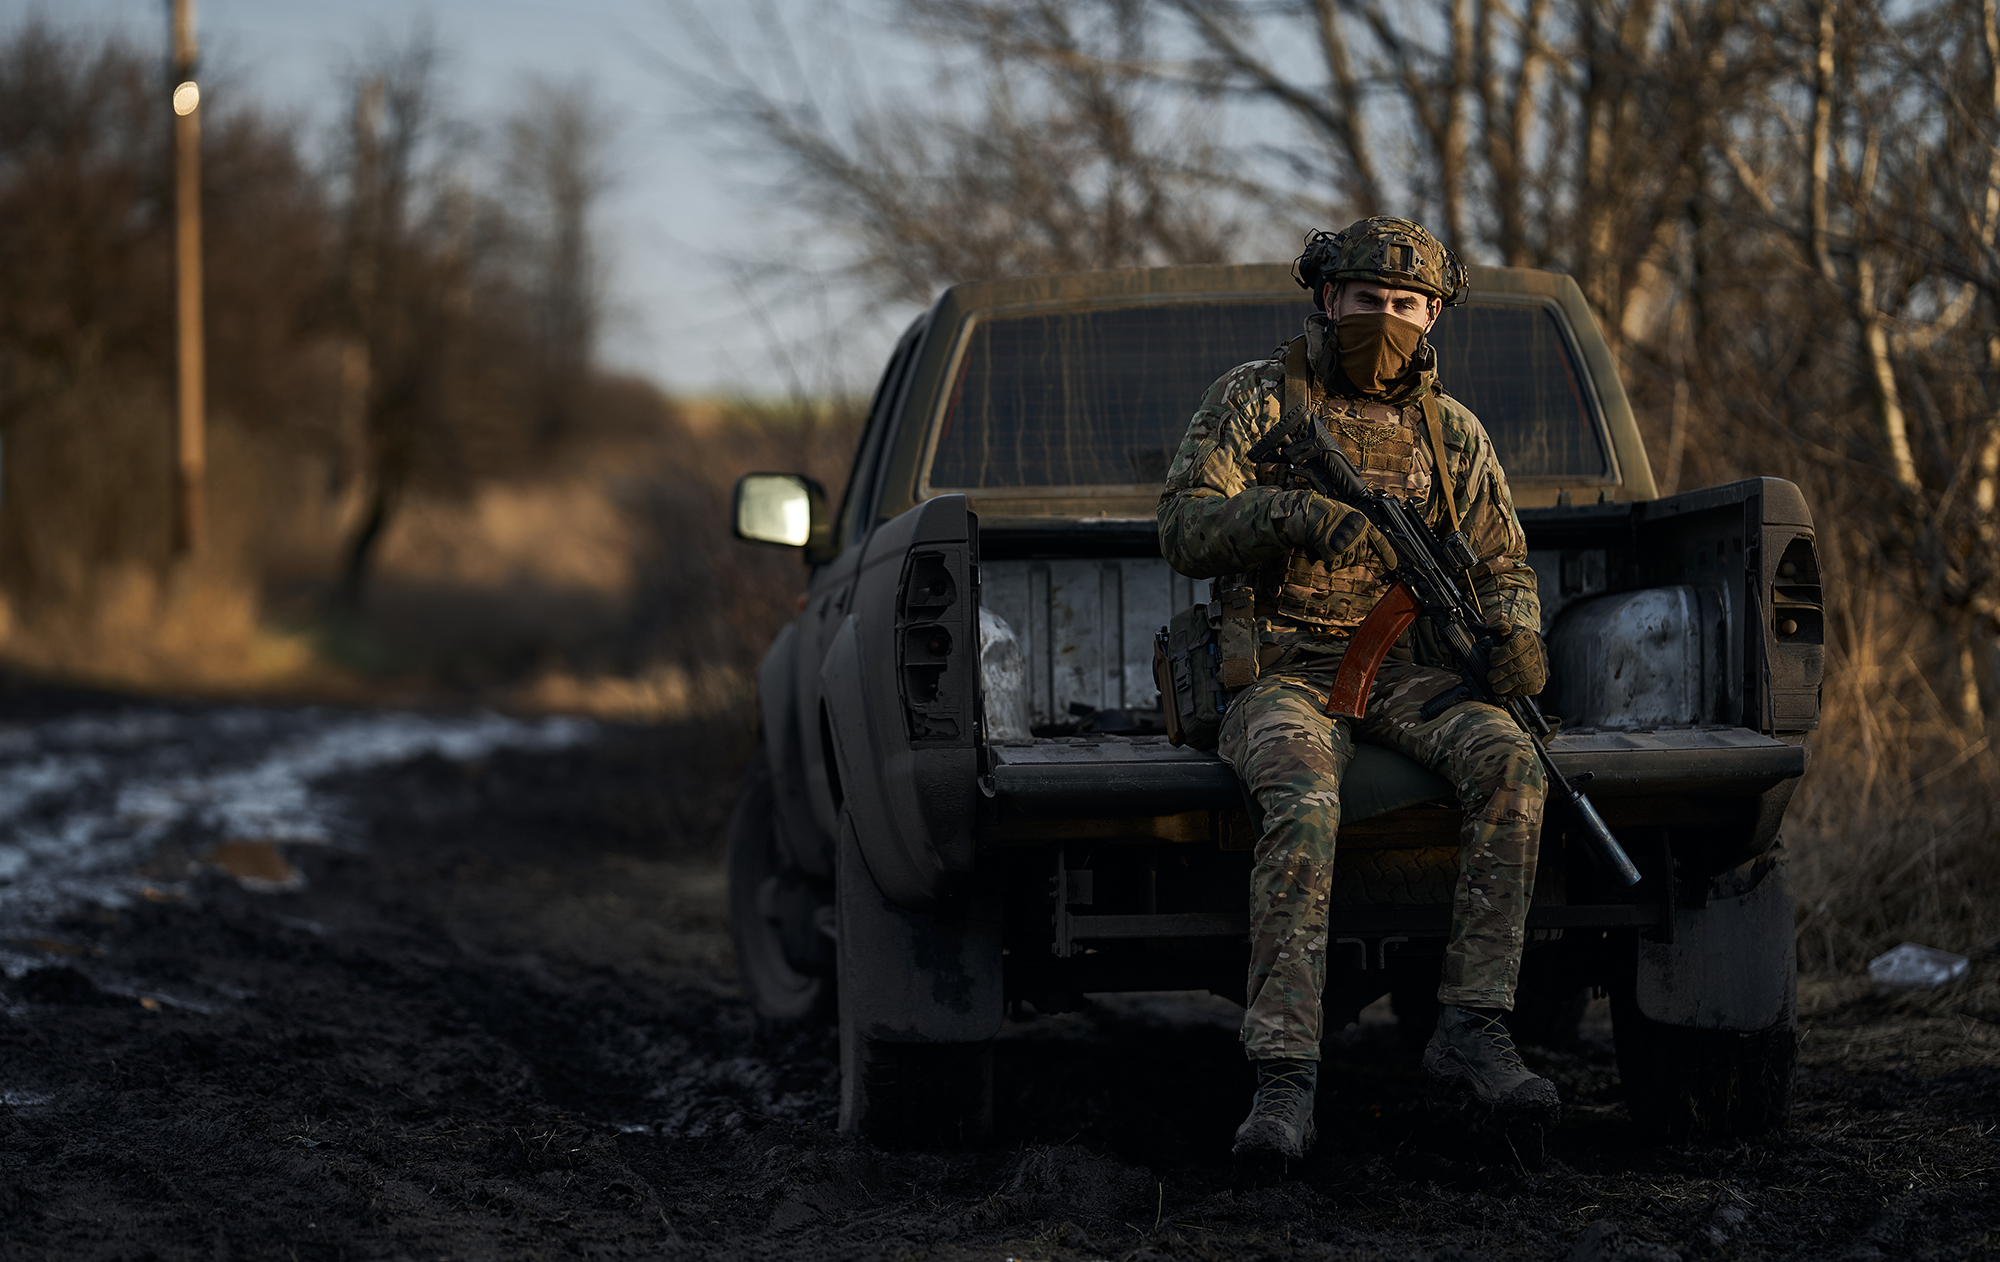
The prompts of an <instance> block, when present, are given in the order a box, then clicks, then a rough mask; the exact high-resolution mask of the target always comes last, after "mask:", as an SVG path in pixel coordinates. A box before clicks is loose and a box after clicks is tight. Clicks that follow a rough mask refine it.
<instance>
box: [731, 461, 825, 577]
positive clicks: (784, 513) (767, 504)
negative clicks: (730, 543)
mask: <svg viewBox="0 0 2000 1262" xmlns="http://www.w3.org/2000/svg"><path fill="white" fill-rule="evenodd" d="M732 519H733V526H734V529H735V532H736V537H737V538H738V539H747V540H749V541H750V542H751V543H775V544H777V545H778V546H780V547H785V548H804V549H805V553H806V560H808V561H811V562H813V563H814V564H819V563H821V562H824V561H828V560H831V559H832V552H833V518H832V515H831V514H830V513H828V512H827V508H826V488H825V487H822V486H821V485H820V484H819V483H818V482H817V481H815V480H813V479H812V478H809V477H806V476H805V475H803V474H798V473H746V474H744V475H743V476H742V477H740V478H738V479H736V504H735V508H734V511H733V513H732Z"/></svg>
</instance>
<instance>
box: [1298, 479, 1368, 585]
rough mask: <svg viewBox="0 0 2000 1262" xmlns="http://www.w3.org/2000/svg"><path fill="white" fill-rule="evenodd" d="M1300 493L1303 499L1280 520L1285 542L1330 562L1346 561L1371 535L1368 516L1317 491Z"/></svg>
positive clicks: (1340, 563)
mask: <svg viewBox="0 0 2000 1262" xmlns="http://www.w3.org/2000/svg"><path fill="white" fill-rule="evenodd" d="M1298 494H1299V495H1300V496H1301V497H1302V499H1303V502H1302V503H1301V504H1300V505H1299V506H1298V507H1297V508H1294V509H1293V510H1292V512H1291V514H1290V515H1289V516H1287V517H1284V518H1282V519H1281V520H1280V522H1279V530H1280V533H1282V534H1283V535H1284V538H1285V542H1287V543H1289V544H1291V545H1292V546H1293V547H1294V548H1298V549H1299V550H1300V551H1302V552H1305V553H1307V554H1309V555H1311V556H1313V557H1316V558H1318V559H1319V560H1321V561H1324V562H1326V563H1327V564H1329V565H1332V566H1336V567H1338V566H1341V565H1345V564H1347V562H1348V561H1349V560H1350V559H1351V558H1352V557H1353V555H1354V552H1355V550H1356V549H1357V548H1358V547H1359V546H1360V545H1361V542H1362V540H1363V539H1365V538H1367V536H1368V531H1369V525H1368V518H1367V517H1365V516H1363V515H1362V514H1361V512H1360V511H1359V510H1357V509H1353V508H1349V507H1348V506H1347V505H1345V504H1343V503H1341V502H1340V501H1339V500H1330V499H1328V498H1327V497H1326V496H1324V495H1320V494H1318V493H1316V492H1313V491H1301V492H1299V493H1298Z"/></svg>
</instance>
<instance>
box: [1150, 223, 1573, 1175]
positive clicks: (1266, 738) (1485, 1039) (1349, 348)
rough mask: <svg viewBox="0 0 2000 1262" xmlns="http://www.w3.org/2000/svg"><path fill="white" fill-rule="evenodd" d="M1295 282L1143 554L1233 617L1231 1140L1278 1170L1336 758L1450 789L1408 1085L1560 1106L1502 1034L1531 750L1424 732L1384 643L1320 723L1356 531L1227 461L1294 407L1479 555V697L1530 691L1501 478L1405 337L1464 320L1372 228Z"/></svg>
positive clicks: (1345, 618) (1166, 503) (1524, 623)
mask: <svg viewBox="0 0 2000 1262" xmlns="http://www.w3.org/2000/svg"><path fill="white" fill-rule="evenodd" d="M1293 275H1294V276H1295V277H1296V278H1297V279H1298V282H1299V284H1300V285H1301V286H1303V287H1304V288H1306V289H1308V290H1310V291H1311V292H1312V294H1313V299H1314V302H1315V305H1316V306H1317V307H1318V310H1317V311H1315V312H1314V313H1313V314H1312V315H1309V316H1307V317H1306V326H1305V333H1304V335H1303V337H1301V338H1299V339H1297V340H1295V341H1294V342H1292V343H1290V344H1289V345H1287V346H1285V347H1280V348H1279V351H1278V353H1277V354H1276V355H1274V356H1273V357H1272V358H1270V359H1268V360H1263V361H1260V362H1255V363H1249V364H1245V365H1243V366H1242V367H1239V368H1236V369H1234V370H1232V371H1230V372H1228V373H1226V374H1224V375H1223V377H1222V378H1221V379H1220V380H1218V381H1217V382H1216V383H1215V384H1214V385H1212V386H1210V387H1209V389H1208V392H1207V394H1205V395H1204V396H1203V397H1202V401H1201V406H1200V407H1199V408H1198V409H1197V410H1196V412H1195V414H1194V419H1193V420H1192V421H1191V422H1190V423H1189V425H1188V431H1187V436H1186V437H1185V438H1184V439H1182V441H1181V445H1180V450H1179V452H1178V453H1177V455H1176V456H1175V459H1174V462H1173V466H1172V468H1171V469H1170V470H1169V472H1168V475H1167V483H1166V490H1165V492H1164V493H1163V494H1162V495H1161V497H1160V506H1159V519H1160V545H1161V549H1162V551H1163V552H1164V553H1165V555H1166V557H1167V560H1168V561H1169V562H1171V563H1172V565H1173V566H1174V568H1175V569H1177V570H1179V571H1180V572H1181V573H1183V574H1187V575H1189V576H1191V577H1195V578H1218V579H1220V580H1222V583H1223V585H1224V586H1225V588H1227V587H1228V586H1230V585H1232V584H1238V585H1241V586H1243V587H1247V589H1248V591H1249V592H1250V593H1251V595H1252V598H1253V604H1252V605H1251V606H1250V608H1251V609H1252V610H1253V611H1254V618H1255V631H1256V641H1257V645H1258V647H1257V654H1256V664H1255V667H1254V672H1255V678H1254V681H1253V682H1249V683H1247V684H1246V685H1244V686H1241V687H1240V688H1238V690H1237V691H1236V693H1235V695H1234V696H1233V697H1232V699H1231V700H1230V703H1229V707H1228V710H1227V712H1226V713H1225V714H1224V716H1223V722H1222V730H1221V738H1220V739H1221V743H1220V752H1221V754H1222V756H1223V757H1224V758H1226V759H1228V761H1229V764H1230V765H1231V766H1232V767H1234V768H1235V769H1236V774H1237V775H1238V776H1239V777H1240V778H1241V779H1242V781H1243V783H1244V785H1245V786H1247V788H1248V789H1249V791H1250V794H1251V795H1252V797H1253V799H1254V801H1255V803H1256V806H1257V808H1258V809H1259V810H1260V811H1261V812H1262V820H1261V830H1260V834H1259V838H1258V842H1257V850H1256V858H1255V866H1254V867H1253V869H1252V874H1251V885H1250V941H1251V952H1250V976H1249V994H1248V998H1247V1001H1246V1004H1245V1011H1244V1014H1243V1036H1242V1037H1243V1044H1244V1048H1245V1050H1246V1051H1247V1053H1248V1054H1249V1057H1250V1059H1251V1061H1252V1062H1254V1064H1255V1065H1256V1069H1257V1092H1256V1097H1255V1100H1254V1101H1253V1103H1252V1105H1251V1109H1250V1116H1249V1118H1248V1119H1247V1120H1245V1121H1244V1123H1243V1125H1242V1126H1241V1127H1239V1128H1238V1129H1237V1132H1236V1148H1235V1151H1236V1154H1237V1156H1238V1158H1239V1159H1265V1160H1269V1159H1278V1160H1296V1159H1299V1158H1302V1157H1304V1156H1305V1154H1306V1150H1307V1149H1308V1148H1309V1147H1310V1146H1311V1144H1312V1140H1313V1121H1312V1113H1313V1094H1314V1089H1315V1086H1316V1084H1317V1079H1318V1070H1319V1043H1320V1035H1321V1033H1322V1029H1321V1010H1320V992H1321V990H1322V988H1323V986H1324V984H1325V981H1326V944H1327V907H1328V903H1327V900H1328V895H1329V891H1330V888H1331V884H1332V876H1333V856H1334V837H1335V834H1336V833H1337V832H1338V830H1339V826H1340V778H1341V773H1342V772H1343V771H1345V770H1346V768H1347V764H1348V761H1349V760H1350V759H1351V758H1352V757H1353V756H1354V742H1355V741H1356V740H1366V741H1372V742H1375V743H1377V744H1381V745H1386V746H1388V747H1390V748H1391V749H1395V750H1397V751H1399V752H1401V753H1403V754H1406V755H1407V756H1409V757H1410V758H1412V759H1414V760H1416V761H1417V762H1420V763H1422V764H1423V765H1425V766H1427V767H1429V768H1431V769H1432V770H1433V771H1435V772H1437V773H1438V774H1439V775H1441V776H1442V777H1443V778H1444V779H1445V780H1447V781H1448V782H1450V783H1451V784H1453V785H1454V786H1456V787H1457V790H1458V799H1459V804H1460V805H1461V807H1463V809H1464V812H1465V816H1464V823H1463V825H1462V829H1461V833H1460V860H1459V864H1460V867H1459V877H1458V885H1457V892H1456V895H1455V897H1454V900H1453V910H1452V924H1451V938H1450V942H1449V943H1448V945H1447V947H1446V950H1445V959H1444V969H1443V977H1442V979H1441V981H1440V984H1439V986H1438V992H1437V993H1438V1000H1439V1002H1440V1003H1441V1004H1442V1005H1443V1009H1442V1012H1441V1014H1440V1016H1439V1018H1438V1025H1437V1032H1436V1034H1435V1035H1434V1036H1433V1037H1432V1038H1431V1041H1430V1044H1429V1046H1428V1047H1427V1048H1426V1049H1425V1052H1424V1062H1423V1063H1424V1069H1425V1072H1426V1074H1427V1075H1428V1076H1429V1078H1430V1079H1431V1080H1432V1082H1433V1083H1434V1085H1435V1086H1436V1087H1438V1088H1439V1089H1440V1090H1441V1091H1443V1092H1444V1093H1446V1094H1447V1095H1449V1096H1452V1097H1455V1098H1458V1099H1468V1100H1471V1101H1476V1102H1477V1103H1479V1104H1481V1105H1484V1106H1486V1107H1487V1108H1489V1109H1492V1110H1495V1111H1497V1112H1500V1113H1502V1114H1509V1115H1529V1116H1546V1115H1549V1114H1551V1113H1553V1111H1554V1110H1555V1108H1556V1106H1557V1097H1556V1091H1555V1087H1554V1085H1553V1084H1551V1083H1550V1082H1549V1081H1548V1080H1547V1079H1544V1078H1540V1077H1537V1076H1536V1075H1535V1074H1533V1073H1531V1072H1529V1070H1528V1069H1527V1068H1526V1066H1524V1065H1523V1064H1522V1063H1521V1058H1520V1056H1519V1054H1518V1053H1517V1052H1516V1051H1515V1048H1514V1044H1513V1041H1512V1039H1510V1038H1509V1036H1508V1033H1507V1028H1506V1026H1505V1025H1504V1024H1503V1023H1502V1018H1503V1015H1504V1014H1505V1013H1506V1012H1508V1011H1510V1010H1511V1009H1512V1008H1513V1003H1514V987H1515V981H1516V978H1517V977H1518V975H1519V971H1520V961H1521V944H1522V937H1523V932H1522V930H1523V924H1524V922H1525V920H1526V918H1527V912H1528V899H1529V896H1530V894H1531V892H1532V890H1533V887H1534V882H1535V856H1536V850H1537V847H1538V844H1539V841H1540V835H1541V822H1542V800H1543V782H1542V770H1541V766H1540V764H1539V763H1538V762H1537V760H1536V756H1535V751H1534V748H1533V746H1532V745H1531V744H1530V743H1529V741H1528V739H1527V737H1526V736H1525V735H1523V734H1522V732H1521V731H1520V730H1519V729H1518V728H1517V727H1516V726H1515V725H1514V724H1513V722H1512V721H1511V720H1509V718H1508V717H1507V715H1506V714H1505V713H1504V712H1502V711H1501V710H1499V709H1497V708H1495V707H1493V706H1490V705H1485V704H1483V703H1478V702H1472V701H1465V702H1461V703H1460V704H1457V705H1454V706H1452V707H1450V708H1449V709H1446V710H1444V711H1443V712H1442V713H1440V714H1438V715H1437V716H1436V717H1434V718H1431V719H1428V720H1426V719H1425V718H1424V717H1423V715H1422V713H1421V710H1422V708H1423V706H1424V703H1425V702H1427V701H1429V700H1431V699H1432V698H1434V697H1438V696H1440V695H1442V694H1444V693H1446V692H1448V691H1450V690H1451V689H1453V688H1454V687H1456V686H1457V685H1458V683H1459V680H1458V676H1457V674H1456V673H1455V672H1453V671H1450V670H1446V669H1441V668H1440V666H1441V661H1442V659H1438V660H1435V661H1433V660H1424V659H1425V658H1426V657H1427V655H1425V654H1423V653H1422V651H1421V647H1418V648H1417V649H1415V650H1412V649H1409V648H1406V647H1403V646H1399V647H1398V649H1397V650H1395V651H1394V652H1392V653H1391V655H1390V657H1389V659H1388V660H1386V661H1385V662H1383V664H1382V669H1381V672H1380V673H1379V674H1378V675H1377V677H1376V682H1375V686H1374V690H1373V692H1372V693H1371V694H1370V696H1369V701H1368V705H1367V714H1366V717H1365V718H1363V719H1362V720H1361V721H1359V722H1353V723H1350V722H1348V721H1346V720H1337V719H1334V718H1331V717H1329V716H1328V715H1327V714H1326V713H1325V710H1326V704H1327V692H1328V688H1329V686H1330V685H1331V683H1332V682H1333V678H1334V674H1335V671H1336V670H1337V668H1338V667H1339V665H1340V659H1341V654H1342V652H1343V651H1344V650H1345V648H1346V646H1347V643H1348V637H1349V636H1350V634H1351V633H1352V631H1353V629H1354V628H1355V627H1356V626H1357V625H1359V624H1360V622H1361V621H1362V619H1363V618H1365V617H1367V615H1368V612H1369V610H1370V609H1372V608H1373V607H1374V605H1375V603H1376V601H1377V600H1379V599H1380V598H1381V596H1382V595H1383V593H1384V592H1385V591H1386V590H1387V584H1386V582H1385V580H1384V576H1383V565H1382V563H1381V561H1380V559H1379V558H1378V557H1377V555H1376V553H1375V550H1374V548H1373V547H1372V545H1371V541H1370V536H1371V535H1372V534H1373V530H1372V528H1371V527H1370V526H1368V524H1367V522H1366V520H1365V519H1364V518H1363V517H1362V515H1361V514H1360V513H1359V512H1357V511H1356V510H1354V509H1351V508H1349V507H1348V506H1346V505H1344V504H1341V503H1339V502H1337V501H1334V500H1331V499H1327V498H1325V497H1323V496H1321V495H1319V494H1317V493H1315V492H1313V491H1311V490H1309V489H1304V483H1303V481H1300V482H1298V483H1296V484H1291V483H1288V482H1287V480H1286V478H1285V477H1284V473H1285V471H1284V470H1283V469H1281V468H1279V467H1278V466H1264V467H1258V466H1256V465H1254V464H1253V463H1252V462H1251V461H1250V459H1249V457H1248V455H1247V454H1246V453H1248V451H1249V450H1250V448H1251V447H1252V445H1254V444H1255V443H1256V442H1257V440H1258V439H1259V438H1260V437H1261V436H1262V435H1263V434H1264V433H1265V431H1267V430H1268V429H1269V428H1270V427H1271V426H1272V424H1273V423H1274V422H1275V421H1276V420H1277V419H1278V418H1279V416H1280V414H1281V412H1283V411H1285V410H1286V409H1289V408H1291V407H1295V406H1303V407H1306V408H1308V409H1310V410H1311V411H1313V412H1314V413H1316V414H1317V415H1318V416H1319V417H1320V418H1321V419H1322V420H1323V421H1324V422H1325V424H1326V428H1327V430H1328V432H1329V433H1331V434H1332V435H1333V436H1334V438H1335V440H1336V441H1338V442H1339V444H1340V446H1341V448H1342V450H1343V451H1345V452H1346V454H1347V457H1348V459H1349V460H1351V461H1352V462H1353V463H1354V466H1355V467H1356V468H1357V469H1358V470H1360V471H1361V475H1362V477H1363V478H1364V479H1365V480H1366V481H1367V482H1368V484H1369V485H1370V487H1371V488H1373V489H1375V490H1378V491H1386V492H1388V493H1390V494H1393V495H1397V496H1401V497H1403V498H1405V499H1406V500H1407V501H1409V502H1412V503H1421V504H1422V505H1423V506H1424V510H1423V511H1424V516H1425V519H1426V521H1428V522H1429V523H1430V524H1431V525H1432V526H1433V527H1437V526H1439V525H1440V524H1441V523H1444V527H1443V528H1444V530H1449V529H1451V525H1450V524H1449V523H1450V522H1452V521H1457V522H1458V523H1460V524H1461V525H1462V527H1463V529H1464V530H1465V533H1466V535H1467V536H1468V537H1469V538H1470V540H1471V541H1472V544H1473V547H1474V550H1475V551H1476V553H1477V554H1478V556H1479V557H1480V558H1481V559H1480V563H1479V565H1478V566H1476V567H1475V568H1474V569H1473V570H1472V571H1471V572H1470V578H1471V582H1472V585H1473V593H1474V594H1475V595H1476V597H1477V598H1478V600H1479V604H1480V608H1481V611H1482V612H1483V613H1484V615H1485V617H1486V619H1487V621H1488V622H1490V623H1493V624H1495V625H1496V626H1497V627H1500V628H1502V629H1503V630H1511V634H1508V635H1506V637H1505V638H1504V639H1503V640H1502V642H1501V643H1500V646H1499V647H1498V648H1497V649H1496V650H1495V651H1494V653H1493V655H1492V670H1491V679H1492V682H1493V684H1494V686H1495V688H1496V690H1497V691H1498V692H1499V693H1500V694H1501V695H1502V696H1530V695H1533V694H1535V693H1537V692H1539V691H1541V688H1542V685H1543V683H1544V682H1546V680H1547V676H1548V670H1547V665H1546V659H1545V658H1544V655H1543V650H1542V644H1541V640H1540V639H1539V637H1538V635H1537V629H1538V628H1539V627H1540V626H1541V606H1540V601H1539V599H1538V598H1537V596H1536V593H1535V572H1534V571H1533V570H1532V569H1530V568H1528V564H1527V539H1526V537H1525V536H1524V535H1523V534H1522V531H1521V525H1520V522H1519V520H1518V519H1517V518H1516V517H1515V515H1514V505H1513V500H1512V498H1511V497H1510V496H1509V494H1508V491H1507V480H1506V475H1505V474H1504V473H1503V472H1502V471H1501V468H1500V464H1499V461H1498V460H1497V459H1496V458H1495V457H1494V453H1493V445H1492V443H1491V441H1490V440H1489V439H1488V438H1487V436H1486V431H1485V429H1484V428H1483V427H1482V426H1481V425H1480V423H1479V421H1478V419H1477V418H1476V417H1474V416H1473V415H1472V413H1471V412H1470V411H1468V410H1467V409H1466V408H1465V406H1464V405H1463V404H1461V403H1459V402H1458V401H1457V400H1455V399H1453V398H1452V397H1451V396H1450V395H1447V394H1445V393H1444V392H1443V391H1442V390H1440V389H1439V387H1438V382H1437V371H1436V369H1437V357H1436V354H1435V352H1434V351H1433V349H1432V347H1431V345H1430V343H1429V342H1428V341H1426V340H1425V337H1424V335H1425V334H1426V333H1427V332H1428V331H1429V330H1430V328H1431V326H1432V324H1433V323H1435V322H1436V320H1437V318H1438V314H1439V313H1440V312H1441V311H1442V310H1443V308H1444V307H1445V305H1446V304H1448V303H1453V302H1457V301H1460V300H1462V298H1463V295H1464V290H1465V269H1464V267H1463V266H1462V265H1461V264H1460V263H1459V260H1458V257H1457V256H1456V255H1454V254H1453V253H1452V252H1451V251H1449V250H1447V249H1445V248H1444V247H1443V246H1442V245H1440V244H1439V243H1438V241H1437V239H1436V238H1435V237H1433V236H1432V235H1431V234H1430V233H1429V232H1427V231H1425V230H1424V229H1423V228H1422V227H1421V226H1419V225H1417V224H1415V223H1412V222H1410V221H1409V220H1406V219H1392V218H1373V219H1364V220H1362V221H1360V222H1359V223H1356V224H1354V225H1353V226H1352V227H1350V228H1348V229H1347V230H1346V231H1344V232H1339V233H1326V232H1317V231H1316V232H1313V233H1309V234H1308V235H1307V237H1306V243H1305V252H1304V253H1303V254H1301V255H1300V256H1299V259H1298V261H1297V263H1296V264H1295V265H1294V268H1293ZM1288 359H1289V361H1290V363H1291V366H1292V372H1291V376H1292V378H1293V382H1294V384H1293V386H1292V388H1291V389H1292V392H1293V393H1294V394H1295V395H1301V394H1302V395H1303V396H1304V397H1293V398H1287V397H1286V396H1287V386H1286V377H1287V371H1286V370H1287V361H1288ZM1418 639H1419V646H1420V645H1421V637H1419V638H1418ZM1245 669H1246V670H1248V669H1250V668H1248V667H1247V664H1246V667H1245ZM1239 678H1241V676H1240V675H1239Z"/></svg>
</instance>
